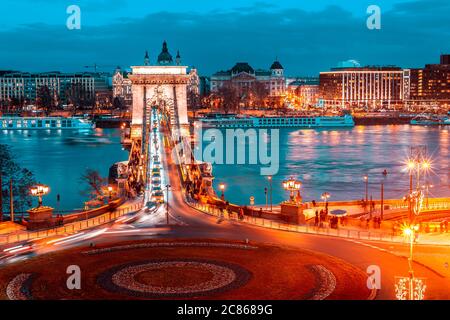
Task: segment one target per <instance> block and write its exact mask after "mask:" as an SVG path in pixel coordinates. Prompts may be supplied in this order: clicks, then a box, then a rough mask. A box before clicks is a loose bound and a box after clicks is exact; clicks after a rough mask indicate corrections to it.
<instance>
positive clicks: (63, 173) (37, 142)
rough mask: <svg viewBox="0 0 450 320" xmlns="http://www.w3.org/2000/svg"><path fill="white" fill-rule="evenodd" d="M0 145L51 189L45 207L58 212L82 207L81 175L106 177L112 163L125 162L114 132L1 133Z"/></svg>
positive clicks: (107, 130)
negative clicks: (89, 172)
mask: <svg viewBox="0 0 450 320" xmlns="http://www.w3.org/2000/svg"><path fill="white" fill-rule="evenodd" d="M0 143H1V144H8V145H10V146H11V148H12V152H13V154H14V156H15V159H16V161H17V162H18V163H19V164H20V165H21V166H22V167H25V168H28V169H29V170H31V171H33V173H34V175H35V177H36V180H37V181H38V182H41V183H44V184H46V185H48V186H50V189H51V192H50V193H49V194H48V195H47V196H45V197H44V199H43V200H44V204H45V205H50V206H52V207H54V208H57V209H59V210H72V209H80V208H83V203H84V201H86V200H87V199H86V198H85V196H84V195H82V192H83V190H86V183H85V182H82V181H81V175H82V174H83V173H84V172H85V170H86V169H87V168H90V169H95V170H98V171H99V172H100V173H101V175H102V176H104V177H107V176H108V171H109V167H110V166H111V165H112V164H113V163H115V162H118V161H124V160H127V159H128V152H127V151H124V150H122V146H121V144H120V131H119V130H116V129H93V130H83V131H76V130H59V131H49V130H48V131H47V130H34V131H33V130H28V131H6V130H3V131H0ZM58 194H59V195H60V203H59V204H58V203H57V201H56V197H57V195H58Z"/></svg>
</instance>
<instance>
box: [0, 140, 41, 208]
mask: <svg viewBox="0 0 450 320" xmlns="http://www.w3.org/2000/svg"><path fill="white" fill-rule="evenodd" d="M0 175H1V177H2V179H0V180H1V181H2V185H1V186H0V192H1V196H2V199H5V200H6V199H9V197H10V194H9V183H10V180H11V179H12V182H13V188H12V189H13V196H14V201H13V205H14V209H15V210H16V211H24V210H26V209H29V208H30V207H31V205H32V197H31V195H30V188H31V186H32V185H34V184H35V183H36V181H35V179H34V175H33V173H32V172H31V171H30V170H28V169H25V168H21V167H20V166H19V165H18V164H17V163H16V162H15V161H14V159H13V155H12V154H11V149H10V147H9V146H7V145H5V144H0ZM1 203H2V208H0V215H1V216H2V215H3V210H2V209H5V210H6V211H9V210H10V208H9V203H10V201H1Z"/></svg>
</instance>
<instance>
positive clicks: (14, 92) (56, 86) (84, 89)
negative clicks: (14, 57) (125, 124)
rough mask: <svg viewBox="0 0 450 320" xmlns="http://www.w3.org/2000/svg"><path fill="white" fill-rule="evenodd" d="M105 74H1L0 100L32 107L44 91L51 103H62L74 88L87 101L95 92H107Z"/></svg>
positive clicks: (106, 75) (106, 77)
mask: <svg viewBox="0 0 450 320" xmlns="http://www.w3.org/2000/svg"><path fill="white" fill-rule="evenodd" d="M108 79H109V75H108V74H101V73H91V72H81V73H61V72H44V73H28V72H14V71H10V72H3V73H0V100H9V99H20V100H22V99H23V100H26V101H27V102H29V103H34V102H35V101H36V98H37V96H38V92H39V89H40V88H42V87H47V88H48V89H49V92H50V95H51V96H52V97H53V98H54V100H55V101H57V102H61V103H66V102H67V94H68V91H70V90H72V89H73V88H76V90H77V91H79V92H80V93H82V94H83V95H85V96H87V97H94V96H95V93H96V92H98V91H107V90H108V89H109V85H108Z"/></svg>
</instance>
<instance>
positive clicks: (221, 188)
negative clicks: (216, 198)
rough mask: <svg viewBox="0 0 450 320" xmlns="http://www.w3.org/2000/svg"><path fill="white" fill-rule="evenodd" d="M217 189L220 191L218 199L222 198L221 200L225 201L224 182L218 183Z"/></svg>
mask: <svg viewBox="0 0 450 320" xmlns="http://www.w3.org/2000/svg"><path fill="white" fill-rule="evenodd" d="M219 189H220V191H221V192H222V194H221V196H220V199H222V201H225V184H223V183H221V184H219Z"/></svg>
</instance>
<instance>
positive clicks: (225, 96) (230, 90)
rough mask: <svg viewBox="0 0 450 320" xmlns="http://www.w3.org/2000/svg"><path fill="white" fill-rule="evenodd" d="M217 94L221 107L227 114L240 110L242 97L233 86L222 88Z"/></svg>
mask: <svg viewBox="0 0 450 320" xmlns="http://www.w3.org/2000/svg"><path fill="white" fill-rule="evenodd" d="M217 94H218V96H219V97H220V106H221V108H222V109H223V111H224V112H225V113H228V112H230V111H236V110H238V109H239V102H240V97H239V95H238V92H237V90H236V89H235V88H234V87H233V85H231V84H226V85H224V86H222V87H220V88H219V90H218V92H217Z"/></svg>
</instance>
